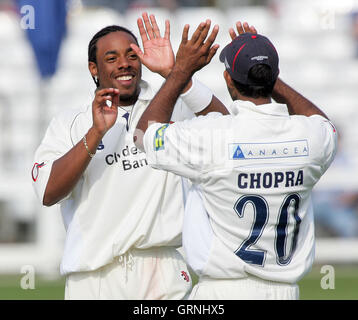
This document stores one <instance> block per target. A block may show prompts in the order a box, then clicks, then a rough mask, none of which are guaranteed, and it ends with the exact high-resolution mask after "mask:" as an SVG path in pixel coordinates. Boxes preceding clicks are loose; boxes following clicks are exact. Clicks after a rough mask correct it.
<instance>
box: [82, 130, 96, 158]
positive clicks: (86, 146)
mask: <svg viewBox="0 0 358 320" xmlns="http://www.w3.org/2000/svg"><path fill="white" fill-rule="evenodd" d="M82 140H83V144H84V145H85V148H86V150H87V153H88V155H89V156H90V157H91V158H93V157H94V156H95V153H91V151H90V149H89V148H88V145H87V140H86V135H84V136H83V139H82Z"/></svg>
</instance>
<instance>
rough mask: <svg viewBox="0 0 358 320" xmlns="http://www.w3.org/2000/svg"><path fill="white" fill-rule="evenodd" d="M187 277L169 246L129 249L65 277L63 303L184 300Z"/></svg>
mask: <svg viewBox="0 0 358 320" xmlns="http://www.w3.org/2000/svg"><path fill="white" fill-rule="evenodd" d="M191 288H192V283H191V277H190V275H189V272H188V269H187V266H186V264H185V262H184V259H183V257H182V255H181V254H180V253H179V252H178V251H177V250H176V249H175V248H173V247H161V248H155V249H148V250H130V251H129V252H128V253H126V254H125V255H122V256H120V257H118V259H115V261H113V263H111V264H108V265H106V266H103V267H102V268H100V269H97V270H94V271H87V272H76V273H71V274H69V275H68V276H67V277H66V288H65V299H66V300H114V299H118V300H158V299H165V300H167V299H176V300H180V299H187V298H188V296H189V294H190V291H191Z"/></svg>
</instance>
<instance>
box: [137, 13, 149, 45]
mask: <svg viewBox="0 0 358 320" xmlns="http://www.w3.org/2000/svg"><path fill="white" fill-rule="evenodd" d="M137 25H138V29H139V34H140V37H141V39H142V42H143V43H144V42H145V41H147V40H148V36H147V32H146V31H145V28H144V24H143V21H142V19H141V18H138V19H137Z"/></svg>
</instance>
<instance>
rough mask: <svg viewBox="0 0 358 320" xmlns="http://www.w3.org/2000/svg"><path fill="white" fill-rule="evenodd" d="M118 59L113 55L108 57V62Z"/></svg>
mask: <svg viewBox="0 0 358 320" xmlns="http://www.w3.org/2000/svg"><path fill="white" fill-rule="evenodd" d="M115 60H116V57H115V56H112V57H108V58H107V61H108V62H114V61H115Z"/></svg>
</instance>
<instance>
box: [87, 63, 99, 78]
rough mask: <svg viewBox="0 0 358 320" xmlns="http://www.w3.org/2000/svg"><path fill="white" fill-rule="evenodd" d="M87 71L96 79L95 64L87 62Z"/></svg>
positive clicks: (96, 70)
mask: <svg viewBox="0 0 358 320" xmlns="http://www.w3.org/2000/svg"><path fill="white" fill-rule="evenodd" d="M88 70H89V72H91V75H92V77H98V69H97V64H95V63H94V62H92V61H89V62H88Z"/></svg>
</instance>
